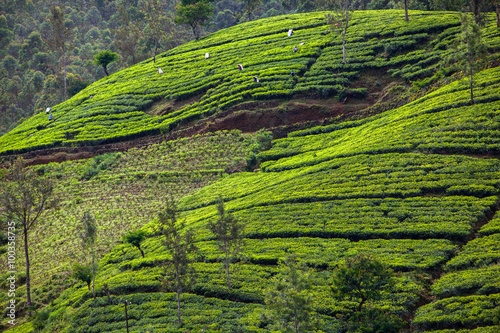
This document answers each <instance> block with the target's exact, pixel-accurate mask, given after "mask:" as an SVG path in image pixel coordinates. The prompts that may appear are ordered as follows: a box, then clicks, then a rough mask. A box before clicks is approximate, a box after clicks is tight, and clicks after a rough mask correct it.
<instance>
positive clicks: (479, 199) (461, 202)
mask: <svg viewBox="0 0 500 333" xmlns="http://www.w3.org/2000/svg"><path fill="white" fill-rule="evenodd" d="M475 80H476V82H477V101H476V104H475V105H474V106H469V105H467V101H468V98H469V91H468V81H467V80H461V81H457V82H454V83H452V84H450V85H447V86H445V87H443V88H441V89H439V90H436V91H435V92H433V93H430V94H428V95H427V96H425V97H423V98H421V99H418V100H416V101H414V102H413V103H410V104H408V105H405V106H403V107H400V108H398V109H394V110H391V111H388V112H385V113H383V114H380V115H377V116H374V117H371V118H367V119H364V120H362V121H352V122H344V123H340V124H336V125H328V126H320V127H315V128H312V129H308V130H303V131H298V132H294V133H292V134H290V135H289V137H288V138H285V139H280V140H276V141H274V142H273V147H272V148H271V149H270V150H268V151H264V152H262V153H260V154H259V156H260V157H261V158H262V159H264V160H266V162H264V163H263V164H262V165H261V171H260V172H252V173H249V172H241V173H234V174H231V175H228V176H226V177H223V178H222V179H220V180H219V181H217V182H214V183H213V184H211V185H208V186H205V187H203V188H202V189H201V190H198V191H197V192H195V193H194V194H191V195H188V196H185V197H183V198H182V199H181V200H180V201H179V208H180V210H181V211H182V214H181V215H182V218H183V219H185V221H186V223H187V225H188V226H190V227H192V228H195V231H196V233H195V235H196V244H197V246H198V247H199V249H200V251H199V253H197V255H196V257H195V259H196V264H195V268H196V270H197V272H198V278H197V281H196V284H194V285H193V286H192V287H190V289H189V290H188V293H187V294H184V296H183V298H182V304H183V305H182V306H183V318H184V321H185V325H184V327H183V328H179V327H178V325H177V324H176V320H177V314H176V301H175V294H174V293H171V292H169V290H168V288H165V285H164V276H165V269H164V267H163V266H162V265H161V264H162V263H164V262H167V261H168V260H169V259H170V258H169V256H168V255H167V254H166V250H165V246H164V245H163V241H162V237H161V236H158V234H157V233H156V230H157V223H158V222H157V220H156V219H153V220H152V221H151V222H150V223H148V224H147V225H146V226H144V227H143V230H145V231H146V232H148V234H149V236H148V238H147V240H146V241H144V246H143V248H144V252H145V253H146V255H145V258H142V256H141V254H140V253H139V251H138V250H137V248H135V247H133V246H132V245H126V244H122V245H118V246H117V247H115V248H114V249H113V250H112V251H111V252H109V253H108V254H107V255H106V256H105V257H104V258H103V259H102V260H101V261H100V264H99V273H98V276H97V280H96V290H97V294H98V297H97V299H96V300H94V299H92V294H91V293H90V292H89V290H88V289H87V286H86V285H84V284H77V285H75V286H73V287H71V288H69V289H67V290H66V291H65V292H64V293H63V294H62V295H61V297H59V298H58V299H57V300H55V301H54V302H53V303H52V304H51V305H49V306H48V307H47V312H46V314H47V317H46V319H44V320H42V321H41V322H38V323H39V324H41V325H42V326H44V328H43V330H42V331H43V332H123V331H124V330H125V326H126V322H125V314H124V311H123V303H122V302H123V300H124V299H126V300H128V301H130V302H131V305H130V306H129V307H128V324H129V325H130V331H131V332H186V331H190V332H267V331H272V329H271V325H270V323H269V322H268V321H267V320H266V319H265V317H263V316H262V314H263V313H264V311H265V305H264V292H265V288H266V287H267V286H269V283H270V280H271V278H272V277H273V276H275V275H276V274H279V273H280V270H281V268H280V266H278V265H277V263H278V261H279V260H280V259H283V258H285V257H287V256H289V255H290V254H294V255H296V256H297V258H298V259H299V260H300V261H301V262H303V263H306V264H307V265H308V266H309V267H310V268H311V277H310V278H311V280H312V281H313V290H312V292H311V296H312V297H313V306H314V309H315V311H316V316H317V317H318V319H320V320H322V324H321V331H323V332H337V329H338V328H339V324H338V322H337V319H336V318H337V315H338V314H342V313H344V312H345V311H346V307H347V306H349V304H348V303H342V302H335V301H334V300H333V299H332V297H331V294H330V287H329V284H330V283H331V276H332V269H333V268H334V267H335V265H336V264H337V263H339V262H340V261H341V260H342V259H344V258H346V257H348V256H353V255H356V254H369V255H370V256H371V257H373V258H377V259H379V260H380V261H382V262H384V263H386V264H387V265H389V266H390V267H392V268H393V269H394V271H395V272H396V276H397V284H396V291H394V292H392V293H388V294H385V295H384V297H383V299H382V300H380V301H377V302H373V303H371V304H370V306H371V307H374V308H380V309H384V310H385V311H387V312H389V313H393V314H396V315H398V316H401V317H402V318H405V320H407V328H408V329H410V330H412V331H418V332H424V331H425V332H440V333H441V332H459V331H460V332H462V331H470V330H472V331H473V332H477V333H479V332H498V330H499V329H500V326H498V300H499V298H500V293H499V292H500V281H499V279H498V276H499V274H498V269H499V267H498V264H499V262H500V260H499V259H500V238H499V237H497V236H498V235H499V233H498V232H499V231H500V227H499V226H500V222H499V216H498V215H499V213H498V207H499V206H498V204H499V197H498V195H499V189H500V163H499V162H498V160H497V158H495V157H496V156H498V152H499V148H500V146H499V144H500V136H499V133H500V132H499V129H498V126H499V125H498V124H499V120H500V68H493V69H489V70H486V71H483V72H481V73H479V74H477V76H476V77H475ZM219 196H222V197H223V198H224V201H225V205H226V208H227V209H228V210H229V211H230V212H231V213H232V214H234V216H236V217H237V218H239V219H240V220H242V221H244V222H245V224H246V231H245V238H246V245H245V247H244V253H243V257H245V258H246V260H241V261H239V262H237V263H235V264H233V266H232V283H233V288H232V289H231V290H228V288H227V286H226V281H225V275H224V272H223V271H222V270H221V263H218V262H217V258H218V256H219V255H220V254H219V251H218V249H217V245H216V243H215V241H214V238H213V236H212V235H211V233H210V232H209V231H208V229H207V225H208V222H209V221H213V220H214V219H216V218H217V211H216V205H215V204H216V202H217V198H218V197H219ZM105 284H106V286H107V287H108V288H109V291H110V298H109V299H108V297H107V296H106V292H105V290H104V288H105ZM31 327H32V326H31V324H25V325H22V326H19V327H17V328H15V329H13V330H12V332H29V331H31V330H32V328H31Z"/></svg>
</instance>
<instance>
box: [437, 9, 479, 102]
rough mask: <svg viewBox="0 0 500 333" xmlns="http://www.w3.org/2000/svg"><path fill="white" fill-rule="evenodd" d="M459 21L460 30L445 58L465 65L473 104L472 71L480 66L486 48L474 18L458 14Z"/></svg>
mask: <svg viewBox="0 0 500 333" xmlns="http://www.w3.org/2000/svg"><path fill="white" fill-rule="evenodd" d="M460 21H461V27H462V28H461V32H460V34H459V36H458V40H457V43H456V44H455V45H454V48H453V51H452V52H451V55H450V57H449V58H448V59H446V60H447V62H453V63H458V64H459V66H460V65H461V66H464V67H465V71H466V73H467V75H469V89H470V102H471V105H474V73H475V72H476V71H477V70H478V68H479V67H480V65H481V63H482V60H483V56H484V55H485V54H486V51H487V48H486V45H485V44H484V43H483V40H482V38H481V34H482V32H481V28H480V27H479V25H478V24H477V23H476V22H475V20H474V19H473V18H472V17H470V16H469V15H467V13H464V14H461V15H460Z"/></svg>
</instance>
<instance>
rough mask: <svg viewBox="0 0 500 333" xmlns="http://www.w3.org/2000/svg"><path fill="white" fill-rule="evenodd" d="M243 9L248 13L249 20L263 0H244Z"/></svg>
mask: <svg viewBox="0 0 500 333" xmlns="http://www.w3.org/2000/svg"><path fill="white" fill-rule="evenodd" d="M241 2H242V3H243V10H244V11H245V12H246V13H247V16H248V21H251V20H252V14H253V12H254V11H255V9H257V7H259V5H260V4H261V3H262V0H242V1H241Z"/></svg>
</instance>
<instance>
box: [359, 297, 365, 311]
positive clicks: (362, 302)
mask: <svg viewBox="0 0 500 333" xmlns="http://www.w3.org/2000/svg"><path fill="white" fill-rule="evenodd" d="M365 301H366V300H365V299H362V300H361V302H360V303H359V305H358V312H361V310H362V309H363V304H364V303H365Z"/></svg>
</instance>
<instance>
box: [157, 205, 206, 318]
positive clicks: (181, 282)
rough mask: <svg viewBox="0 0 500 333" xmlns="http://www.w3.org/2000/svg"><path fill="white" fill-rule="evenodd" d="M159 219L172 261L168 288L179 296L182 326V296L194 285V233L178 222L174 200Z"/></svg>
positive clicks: (169, 267) (178, 302)
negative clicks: (191, 255)
mask: <svg viewBox="0 0 500 333" xmlns="http://www.w3.org/2000/svg"><path fill="white" fill-rule="evenodd" d="M158 219H159V222H160V225H161V227H162V233H163V235H164V236H165V239H164V244H165V247H166V249H167V252H168V253H169V254H170V256H171V257H172V259H171V260H170V262H169V263H168V264H167V277H166V279H165V282H166V284H167V287H168V288H169V289H171V290H173V291H175V292H176V294H177V317H178V320H179V324H180V325H182V316H181V294H182V293H183V292H184V291H185V290H186V289H187V288H188V287H189V286H190V285H191V284H192V283H194V268H193V267H192V265H191V264H192V262H193V260H191V259H190V258H189V254H191V253H193V252H195V251H196V250H197V248H196V246H195V245H194V237H193V232H192V231H191V230H186V231H184V229H185V225H184V223H183V222H178V221H177V219H178V211H177V206H176V204H175V202H174V201H173V200H168V201H167V207H166V208H165V209H164V210H163V211H161V212H160V213H159V214H158Z"/></svg>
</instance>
